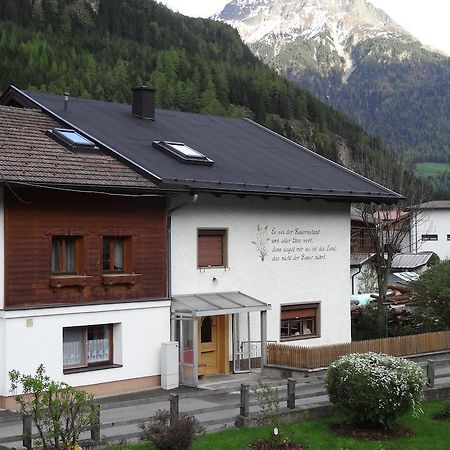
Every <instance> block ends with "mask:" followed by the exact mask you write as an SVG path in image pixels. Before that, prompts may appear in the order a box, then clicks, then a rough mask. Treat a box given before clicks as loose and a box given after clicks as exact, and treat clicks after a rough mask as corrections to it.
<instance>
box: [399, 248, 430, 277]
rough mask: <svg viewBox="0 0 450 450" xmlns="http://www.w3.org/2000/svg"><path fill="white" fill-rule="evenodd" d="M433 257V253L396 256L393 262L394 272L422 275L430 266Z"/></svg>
mask: <svg viewBox="0 0 450 450" xmlns="http://www.w3.org/2000/svg"><path fill="white" fill-rule="evenodd" d="M432 256H433V252H421V253H414V254H410V255H408V254H405V253H401V254H398V255H395V256H394V259H393V260H392V267H391V269H392V272H394V273H395V272H416V273H417V274H419V275H420V274H421V273H423V272H425V270H427V269H428V267H429V266H430V264H431V262H432Z"/></svg>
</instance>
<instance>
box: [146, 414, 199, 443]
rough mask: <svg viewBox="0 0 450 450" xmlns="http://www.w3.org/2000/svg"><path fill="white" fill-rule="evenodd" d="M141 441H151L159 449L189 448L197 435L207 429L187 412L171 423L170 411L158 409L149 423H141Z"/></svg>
mask: <svg viewBox="0 0 450 450" xmlns="http://www.w3.org/2000/svg"><path fill="white" fill-rule="evenodd" d="M139 428H140V429H141V430H142V433H141V435H140V440H141V441H146V442H151V443H152V444H153V445H154V446H155V447H156V448H157V450H187V449H189V448H191V445H192V442H193V441H194V439H195V437H196V436H199V435H202V434H203V433H204V432H205V429H204V428H203V427H202V426H201V425H200V423H199V421H198V420H197V419H196V418H195V417H193V416H189V415H187V414H179V415H178V419H177V420H176V421H175V422H174V423H173V424H172V425H171V424H170V412H169V411H167V410H164V409H163V410H162V409H160V410H158V412H157V413H156V415H155V416H154V417H152V419H151V421H150V422H149V423H141V424H140V425H139Z"/></svg>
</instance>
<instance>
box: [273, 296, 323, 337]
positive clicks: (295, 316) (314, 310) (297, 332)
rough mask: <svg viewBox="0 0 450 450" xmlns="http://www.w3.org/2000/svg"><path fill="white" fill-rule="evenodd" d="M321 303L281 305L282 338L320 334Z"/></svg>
mask: <svg viewBox="0 0 450 450" xmlns="http://www.w3.org/2000/svg"><path fill="white" fill-rule="evenodd" d="M318 328H319V304H318V303H307V304H295V305H282V306H281V333H280V335H281V340H290V339H302V338H306V337H311V336H314V337H317V336H319V329H318Z"/></svg>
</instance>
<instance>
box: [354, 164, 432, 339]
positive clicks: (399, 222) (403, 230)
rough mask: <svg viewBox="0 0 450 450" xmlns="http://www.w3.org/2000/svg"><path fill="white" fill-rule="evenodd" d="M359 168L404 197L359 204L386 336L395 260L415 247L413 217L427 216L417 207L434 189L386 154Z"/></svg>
mask: <svg viewBox="0 0 450 450" xmlns="http://www.w3.org/2000/svg"><path fill="white" fill-rule="evenodd" d="M358 169H359V170H358V171H359V172H360V173H363V174H364V175H365V176H367V177H368V178H370V179H372V180H374V181H376V182H378V183H380V184H382V185H384V186H386V187H388V188H390V189H392V190H393V191H396V192H398V193H399V194H401V195H402V196H403V197H404V198H403V199H401V200H399V201H398V202H397V203H395V204H389V205H387V204H376V203H370V204H365V203H362V204H359V205H357V208H358V209H359V211H360V213H361V221H362V223H363V226H364V228H365V229H366V230H367V232H368V236H369V239H370V244H371V248H372V252H373V253H374V256H373V258H372V261H373V265H374V268H375V272H376V277H377V287H378V295H377V297H376V302H377V322H378V327H379V330H380V335H382V330H383V328H384V320H385V314H386V308H385V303H386V293H387V289H388V280H389V275H390V273H391V268H392V261H393V259H394V256H395V255H397V254H398V253H401V252H405V251H409V250H410V248H412V245H413V243H412V242H411V238H412V237H411V232H410V231H411V230H410V217H411V214H412V213H413V211H414V215H415V219H416V220H419V221H424V220H426V219H427V212H426V210H417V209H415V208H414V207H415V206H416V205H419V204H421V203H424V202H426V201H428V200H429V199H430V196H431V189H430V187H429V186H428V184H427V183H426V182H425V181H424V180H422V179H420V178H418V177H417V176H414V175H412V174H411V173H409V172H407V171H406V170H404V169H402V166H401V165H400V164H399V162H398V161H395V160H394V159H393V158H392V157H388V156H384V158H381V159H378V160H377V161H374V160H371V161H367V160H366V161H365V162H364V164H363V165H362V166H360V167H358ZM418 215H419V216H418Z"/></svg>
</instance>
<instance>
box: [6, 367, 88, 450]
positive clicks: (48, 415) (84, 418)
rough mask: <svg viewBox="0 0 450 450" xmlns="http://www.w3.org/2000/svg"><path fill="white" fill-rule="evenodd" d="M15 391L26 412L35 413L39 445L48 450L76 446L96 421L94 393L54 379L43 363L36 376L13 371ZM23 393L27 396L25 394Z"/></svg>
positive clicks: (13, 390) (11, 378) (33, 418)
mask: <svg viewBox="0 0 450 450" xmlns="http://www.w3.org/2000/svg"><path fill="white" fill-rule="evenodd" d="M9 378H10V380H11V391H12V392H14V393H15V394H17V393H18V392H20V395H16V401H17V402H18V404H19V406H20V409H19V411H20V412H21V413H22V414H26V415H29V416H31V418H32V421H33V423H34V425H35V427H36V428H37V430H38V433H39V437H40V439H39V441H40V442H39V444H40V445H42V446H43V448H44V449H45V450H47V449H65V448H74V447H75V445H77V442H78V439H79V436H80V434H81V433H82V432H83V431H85V430H87V429H88V428H89V427H90V424H91V423H92V421H93V420H95V416H94V414H93V410H92V401H93V396H92V395H91V394H88V393H87V392H85V391H82V390H80V389H76V388H74V387H72V386H69V385H67V384H66V383H59V382H56V381H53V380H51V379H50V378H49V377H48V376H47V375H46V374H45V369H44V366H43V365H42V364H41V365H40V366H39V367H38V368H37V370H36V373H35V375H22V374H20V373H19V372H18V371H17V370H12V371H11V372H10V373H9ZM22 394H23V395H22Z"/></svg>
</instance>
